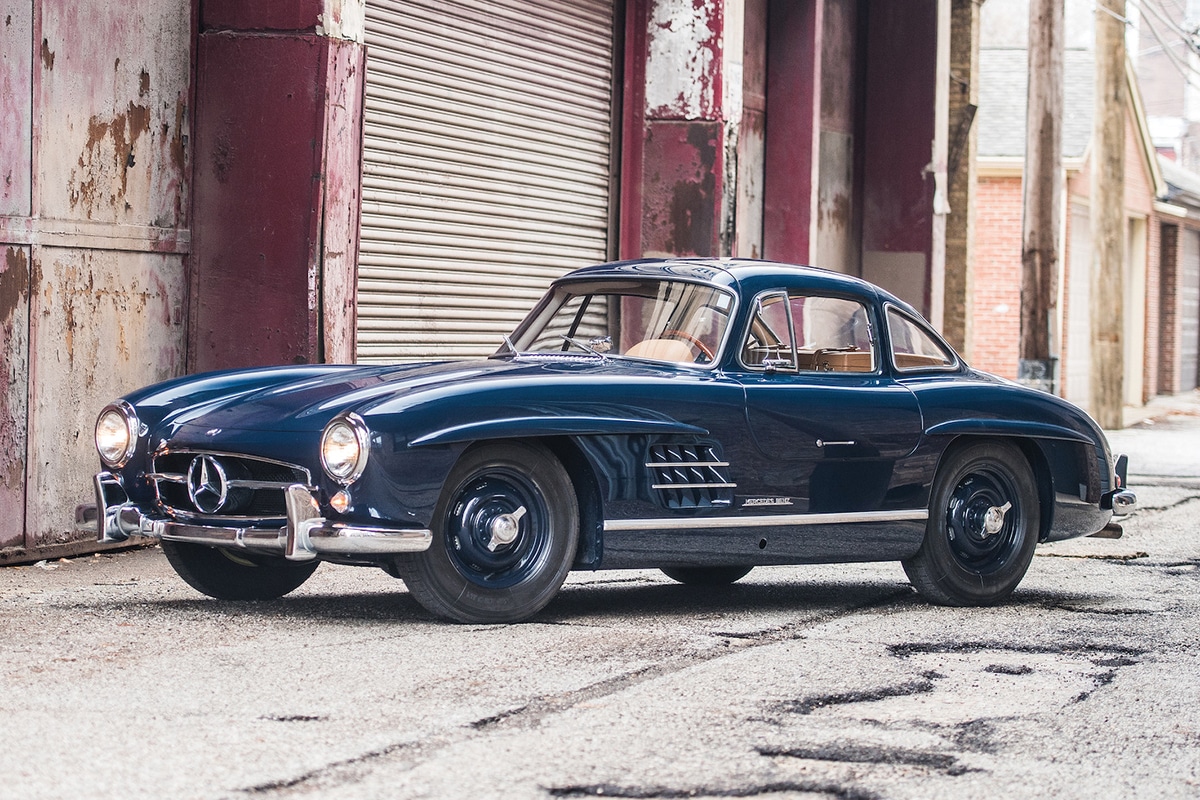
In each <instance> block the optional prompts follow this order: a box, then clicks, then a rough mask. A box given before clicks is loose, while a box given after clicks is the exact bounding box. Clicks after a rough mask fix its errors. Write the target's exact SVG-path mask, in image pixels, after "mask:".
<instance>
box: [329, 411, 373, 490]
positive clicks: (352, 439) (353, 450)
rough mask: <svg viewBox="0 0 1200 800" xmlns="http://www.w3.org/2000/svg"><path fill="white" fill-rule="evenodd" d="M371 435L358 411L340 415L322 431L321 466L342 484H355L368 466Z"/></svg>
mask: <svg viewBox="0 0 1200 800" xmlns="http://www.w3.org/2000/svg"><path fill="white" fill-rule="evenodd" d="M370 451H371V434H370V431H368V430H367V423H365V422H363V420H362V417H360V416H358V415H357V414H345V415H343V416H340V417H336V418H335V419H334V420H333V421H331V422H330V423H329V424H328V425H326V426H325V432H324V433H322V434H321V466H322V467H324V468H325V472H326V473H327V474H328V475H329V477H331V478H333V479H334V480H335V481H337V482H338V483H341V484H351V483H354V482H355V481H356V480H358V479H359V477H360V476H361V475H362V474H363V470H364V469H366V468H367V455H368V453H370Z"/></svg>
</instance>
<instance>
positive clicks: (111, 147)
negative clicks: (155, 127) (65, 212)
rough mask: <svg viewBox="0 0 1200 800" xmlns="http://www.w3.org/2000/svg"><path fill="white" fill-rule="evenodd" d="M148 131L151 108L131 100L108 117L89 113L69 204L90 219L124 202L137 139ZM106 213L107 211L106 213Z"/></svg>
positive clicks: (134, 159) (135, 158) (73, 173)
mask: <svg viewBox="0 0 1200 800" xmlns="http://www.w3.org/2000/svg"><path fill="white" fill-rule="evenodd" d="M149 132H150V109H148V108H147V107H146V106H144V105H135V104H134V103H133V102H132V101H131V102H130V103H129V106H128V108H127V109H126V110H125V111H124V113H121V114H118V115H117V116H115V117H113V118H111V119H100V118H97V117H92V118H91V120H89V122H88V135H87V143H86V145H85V149H84V151H83V152H82V153H81V154H80V156H79V158H78V160H77V161H76V165H77V167H76V169H75V170H72V171H71V189H70V194H69V198H70V203H71V208H72V209H74V210H77V211H80V212H82V213H83V216H84V217H85V218H86V219H92V218H94V217H95V216H96V212H97V211H98V210H100V209H102V208H104V209H119V206H120V205H122V204H124V203H125V194H126V191H127V189H128V185H129V170H130V169H132V168H133V167H134V166H136V165H137V156H136V154H137V145H138V139H140V138H141V136H142V135H143V134H146V133H149ZM105 216H107V215H105Z"/></svg>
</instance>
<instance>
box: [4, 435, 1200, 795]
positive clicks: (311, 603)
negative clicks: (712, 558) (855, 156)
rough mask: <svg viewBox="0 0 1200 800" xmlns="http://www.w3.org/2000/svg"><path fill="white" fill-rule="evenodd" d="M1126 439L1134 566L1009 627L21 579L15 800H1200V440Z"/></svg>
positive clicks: (1072, 577) (1031, 596)
mask: <svg viewBox="0 0 1200 800" xmlns="http://www.w3.org/2000/svg"><path fill="white" fill-rule="evenodd" d="M1112 438H1113V441H1114V442H1115V444H1116V447H1117V448H1118V449H1125V450H1128V451H1129V452H1131V454H1133V456H1134V458H1133V465H1134V466H1133V470H1132V471H1133V472H1134V475H1135V476H1138V478H1139V479H1142V480H1143V483H1142V484H1141V485H1137V481H1136V480H1135V481H1134V483H1135V488H1136V489H1138V491H1139V499H1140V501H1141V502H1140V508H1139V511H1138V512H1137V513H1136V514H1135V515H1134V516H1133V517H1132V518H1129V519H1128V520H1127V522H1126V524H1125V529H1126V535H1125V537H1124V538H1122V539H1120V540H1100V539H1086V540H1077V541H1073V542H1067V543H1061V544H1057V545H1052V546H1048V547H1045V546H1044V547H1041V548H1039V551H1038V555H1037V557H1035V559H1034V563H1033V566H1032V567H1031V569H1030V572H1029V575H1028V577H1027V578H1026V580H1025V581H1024V582H1023V583H1022V585H1021V587H1020V589H1019V590H1018V591H1017V593H1016V594H1015V595H1014V597H1013V598H1012V601H1011V602H1010V603H1008V604H1006V605H1004V606H1001V607H997V608H988V609H965V610H964V609H947V608H937V607H932V606H929V605H927V604H926V603H924V602H922V601H921V600H920V599H919V598H918V597H917V596H916V595H915V594H914V593H913V592H912V590H911V589H910V588H908V585H907V583H906V581H905V578H904V574H903V572H902V570H901V569H900V567H899V565H898V564H868V565H850V566H821V567H795V568H771V569H758V570H755V571H754V572H753V573H751V574H750V576H748V577H747V578H745V579H743V581H741V582H739V583H738V584H736V585H734V586H732V587H730V588H728V589H723V590H719V591H714V590H699V589H693V588H687V587H683V586H679V585H676V584H674V583H672V582H670V581H669V580H667V579H666V578H664V577H662V576H660V575H659V574H658V573H656V572H599V573H587V574H577V575H573V576H572V577H571V578H570V579H569V581H568V584H567V586H566V587H565V588H564V591H563V592H562V594H561V595H560V596H559V597H558V598H557V599H556V600H555V601H554V602H553V603H552V604H551V605H550V606H549V607H548V608H547V609H546V611H544V612H543V613H542V614H541V615H540V616H539V617H538V618H537V619H536V620H535V621H534V622H531V623H526V624H523V625H516V626H494V627H475V626H461V625H450V624H443V623H440V622H437V621H434V620H432V619H430V618H429V616H428V615H427V614H425V613H424V612H423V611H421V610H420V609H419V607H418V606H417V605H416V603H415V602H413V601H412V600H411V598H409V596H408V595H407V593H406V592H405V591H404V588H403V584H402V583H400V582H399V581H396V580H394V579H392V578H389V577H388V576H386V575H385V574H384V573H383V572H381V571H378V570H371V569H354V568H347V567H331V566H329V565H325V566H323V567H322V568H321V569H319V570H318V571H317V573H316V575H315V576H314V577H313V578H312V579H311V580H310V581H309V582H308V583H307V584H305V585H304V586H303V587H301V589H300V590H298V591H297V592H296V593H294V594H293V595H291V596H289V597H287V598H284V599H282V600H279V601H275V602H267V603H249V604H234V603H221V602H217V601H213V600H208V599H206V598H203V597H201V596H199V595H197V594H195V593H194V592H193V591H192V590H190V589H189V588H188V587H187V586H186V585H185V584H184V583H183V582H182V581H180V580H178V579H177V578H176V577H175V576H174V573H172V572H171V570H170V568H169V567H168V566H167V564H166V561H165V559H164V558H163V556H162V554H161V552H159V551H158V550H157V549H150V550H142V551H136V552H129V553H121V554H115V555H111V554H110V555H103V556H97V557H87V558H79V559H74V560H70V561H62V562H52V563H48V564H43V565H39V566H28V567H8V568H3V569H0V673H2V674H3V679H2V680H0V742H2V743H3V748H2V749H0V797H3V798H22V800H24V799H25V798H65V797H72V798H75V797H104V798H108V797H111V798H122V799H124V798H143V797H144V798H164V797H171V798H264V799H265V798H295V797H322V798H324V797H330V798H384V797H386V798H424V797H431V798H442V797H446V798H485V797H513V798H547V797H599V796H603V797H629V798H677V797H759V796H766V797H795V798H807V797H820V798H846V799H848V800H857V799H858V798H941V797H945V798H956V800H958V799H961V798H975V797H979V798H991V797H1006V798H1007V797H1035V796H1053V797H1079V798H1095V797H1146V798H1151V797H1153V798H1161V797H1200V649H1198V648H1197V644H1198V641H1200V633H1198V629H1197V623H1196V620H1197V619H1198V618H1200V594H1198V591H1197V590H1198V589H1200V527H1198V526H1197V524H1196V520H1197V517H1198V516H1200V415H1196V414H1194V413H1185V414H1177V415H1175V416H1171V417H1167V418H1164V419H1160V420H1157V421H1156V422H1155V423H1154V424H1153V425H1149V426H1140V427H1138V428H1136V429H1132V430H1127V431H1121V432H1118V433H1116V434H1114V436H1113V437H1112ZM1164 464H1165V465H1166V466H1164Z"/></svg>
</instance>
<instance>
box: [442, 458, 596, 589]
mask: <svg viewBox="0 0 1200 800" xmlns="http://www.w3.org/2000/svg"><path fill="white" fill-rule="evenodd" d="M504 441H513V439H510V438H507V437H505V438H497V439H478V440H476V441H474V442H472V443H471V444H470V445H468V446H467V447H466V448H465V449H464V450H463V451H462V453H461V454H459V456H458V457H459V458H460V459H461V458H463V457H465V456H466V455H467V454H468V453H469V452H471V451H472V450H475V449H476V448H479V447H485V446H487V445H490V444H496V443H499V442H504ZM520 441H525V442H530V443H535V444H538V445H541V446H542V447H544V448H546V450H548V451H549V452H550V454H551V455H553V456H554V457H555V458H556V459H558V462H559V464H561V465H562V468H563V470H564V471H565V472H566V473H567V478H568V480H570V482H571V486H572V487H574V489H575V501H576V504H577V505H578V508H579V546H578V549H577V551H576V554H575V562H574V566H573V567H572V569H580V568H583V569H587V568H595V567H596V566H597V565H598V564H599V563H600V559H601V556H602V555H603V551H604V538H603V536H604V512H603V504H602V502H601V499H600V483H599V481H598V480H597V479H596V473H595V470H594V469H593V467H592V464H591V462H589V461H588V459H587V457H586V456H585V455H584V454H583V450H582V449H581V448H580V447H579V445H578V444H576V442H575V441H574V440H573V439H571V438H570V437H567V436H542V437H537V436H531V437H528V438H521V439H520Z"/></svg>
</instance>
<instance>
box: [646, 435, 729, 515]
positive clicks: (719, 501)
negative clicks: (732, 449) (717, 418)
mask: <svg viewBox="0 0 1200 800" xmlns="http://www.w3.org/2000/svg"><path fill="white" fill-rule="evenodd" d="M646 467H648V468H649V469H650V488H651V489H653V490H654V491H655V492H656V493H658V496H659V498H660V499H661V500H662V502H663V503H664V505H666V506H667V508H712V507H714V506H718V507H725V506H729V505H730V504H731V503H732V502H733V490H734V489H736V488H737V484H736V483H733V482H732V481H730V480H729V478H728V473H729V462H727V461H722V460H721V458H720V456H719V455H718V453H717V452H716V448H714V447H713V446H712V445H707V444H656V445H651V447H650V458H649V460H648V461H647V462H646Z"/></svg>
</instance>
